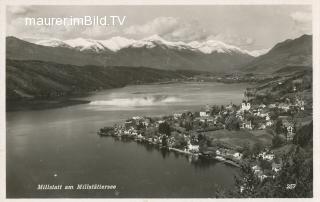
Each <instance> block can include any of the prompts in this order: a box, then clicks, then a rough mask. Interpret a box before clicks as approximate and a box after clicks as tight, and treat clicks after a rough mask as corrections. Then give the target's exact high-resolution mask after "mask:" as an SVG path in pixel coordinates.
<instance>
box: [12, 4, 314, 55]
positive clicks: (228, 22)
mask: <svg viewBox="0 0 320 202" xmlns="http://www.w3.org/2000/svg"><path fill="white" fill-rule="evenodd" d="M85 15H88V16H111V15H117V16H126V20H125V23H124V25H122V26H119V25H118V26H113V27H106V26H26V25H25V17H35V18H38V17H42V18H52V17H70V16H73V17H83V16H85ZM303 34H312V13H311V6H308V5H207V6H195V5H186V6H180V5H178V6H140V5H134V6H128V5H125V6H56V5H50V6H49V5H46V6H8V7H7V36H16V37H18V38H21V39H26V40H29V41H32V40H40V39H49V38H56V39H61V40H66V39H73V38H78V37H81V38H89V39H99V40H105V39H109V38H111V37H114V36H122V37H126V38H132V39H142V38H146V37H149V36H151V35H159V36H161V37H162V38H164V39H166V40H168V41H183V42H190V41H205V40H219V41H222V42H224V43H227V44H230V45H235V46H238V47H240V48H243V49H247V50H260V49H267V48H271V47H272V46H274V45H275V44H276V43H278V42H281V41H284V40H286V39H293V38H297V37H299V36H301V35H303Z"/></svg>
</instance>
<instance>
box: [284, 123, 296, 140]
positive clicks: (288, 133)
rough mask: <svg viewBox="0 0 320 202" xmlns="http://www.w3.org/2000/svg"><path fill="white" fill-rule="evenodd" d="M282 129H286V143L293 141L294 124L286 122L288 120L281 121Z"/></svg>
mask: <svg viewBox="0 0 320 202" xmlns="http://www.w3.org/2000/svg"><path fill="white" fill-rule="evenodd" d="M282 125H283V127H285V129H286V139H287V141H291V140H293V136H294V135H295V129H294V123H292V122H290V121H288V120H286V119H285V120H283V121H282Z"/></svg>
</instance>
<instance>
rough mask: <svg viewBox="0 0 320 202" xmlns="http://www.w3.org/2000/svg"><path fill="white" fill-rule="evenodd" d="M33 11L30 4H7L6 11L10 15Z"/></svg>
mask: <svg viewBox="0 0 320 202" xmlns="http://www.w3.org/2000/svg"><path fill="white" fill-rule="evenodd" d="M30 12H33V8H32V6H8V13H9V14H11V15H26V14H28V13H30Z"/></svg>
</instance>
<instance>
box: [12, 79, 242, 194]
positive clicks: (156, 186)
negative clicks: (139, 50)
mask: <svg viewBox="0 0 320 202" xmlns="http://www.w3.org/2000/svg"><path fill="white" fill-rule="evenodd" d="M245 87H246V85H245V84H221V83H185V84H165V85H140V86H128V87H125V88H120V89H114V90H107V91H103V92H99V93H96V94H94V95H92V96H90V97H87V98H83V99H86V100H90V101H91V103H90V104H84V105H76V106H69V107H64V108H57V109H50V110H40V111H20V112H9V113H7V197H211V196H212V195H213V194H214V191H215V189H216V186H217V185H218V186H220V187H223V188H226V189H228V188H231V187H232V186H233V175H234V174H236V172H237V170H236V169H235V168H233V167H231V166H227V165H225V164H223V163H220V162H208V161H204V160H197V161H196V160H192V159H190V158H188V157H185V156H183V155H178V154H175V153H166V152H163V151H160V150H158V149H156V148H154V147H152V146H148V145H142V144H137V143H136V142H124V141H119V140H116V139H113V138H109V137H108V138H100V137H99V136H98V135H97V134H96V132H97V130H98V129H99V128H101V127H103V126H107V125H113V124H114V123H118V122H121V121H124V120H125V119H126V118H128V117H132V116H137V115H139V116H141V115H147V116H155V115H165V114H170V113H173V112H183V111H186V110H191V111H192V110H199V109H200V108H201V107H202V106H204V105H205V104H225V103H230V102H231V101H232V102H233V103H239V102H241V99H242V97H243V91H244V89H245ZM38 184H55V185H58V184H62V185H74V186H76V185H77V184H109V185H116V186H117V189H116V190H85V191H83V190H82V191H79V190H55V191H43V190H42V191H37V190H36V187H37V185H38Z"/></svg>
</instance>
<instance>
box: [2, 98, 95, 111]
mask: <svg viewBox="0 0 320 202" xmlns="http://www.w3.org/2000/svg"><path fill="white" fill-rule="evenodd" d="M88 103H90V101H88V100H76V99H71V98H70V99H60V100H16V101H7V102H6V111H7V112H14V111H26V110H45V109H54V108H61V107H68V106H72V105H79V104H88Z"/></svg>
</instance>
